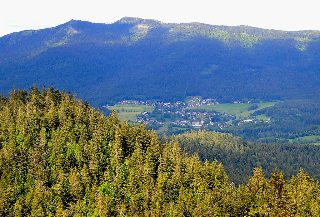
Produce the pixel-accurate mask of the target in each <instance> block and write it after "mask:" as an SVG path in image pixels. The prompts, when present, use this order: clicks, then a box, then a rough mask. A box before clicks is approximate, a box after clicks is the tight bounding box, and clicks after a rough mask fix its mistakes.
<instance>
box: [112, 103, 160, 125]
mask: <svg viewBox="0 0 320 217" xmlns="http://www.w3.org/2000/svg"><path fill="white" fill-rule="evenodd" d="M108 109H109V110H114V111H115V112H117V113H118V117H119V119H120V121H124V120H129V121H134V120H135V119H136V116H137V115H139V114H140V113H141V112H153V110H154V107H153V106H147V105H114V106H109V107H108Z"/></svg>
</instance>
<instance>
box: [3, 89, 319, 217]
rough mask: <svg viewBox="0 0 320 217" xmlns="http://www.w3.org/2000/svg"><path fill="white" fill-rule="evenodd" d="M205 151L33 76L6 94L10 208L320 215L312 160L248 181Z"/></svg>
mask: <svg viewBox="0 0 320 217" xmlns="http://www.w3.org/2000/svg"><path fill="white" fill-rule="evenodd" d="M202 134H206V132H202ZM193 137H195V138H196V134H194V133H193V134H190V135H182V136H181V141H180V142H184V141H183V140H184V139H188V138H190V139H192V138H193ZM209 138H210V140H212V143H210V144H209V143H208V145H207V146H209V145H211V146H219V147H220V148H218V149H221V150H223V149H224V148H223V147H225V149H234V148H236V147H239V150H240V151H241V150H242V149H244V151H243V152H245V150H246V143H245V142H244V141H242V140H240V139H238V138H233V137H232V136H230V135H225V134H218V133H213V134H208V135H206V136H204V137H203V139H209ZM178 140H179V139H178ZM223 140H225V141H223ZM214 141H216V144H215V142H214ZM190 144H191V145H190V147H191V146H192V145H194V144H195V142H192V143H190ZM203 144H204V143H203ZM184 146H185V147H187V146H186V145H185V143H184ZM248 146H249V145H248ZM274 147H276V145H275V146H274ZM293 147H295V148H297V147H296V146H293ZM302 147H305V149H308V148H310V150H312V148H315V147H313V146H302ZM281 149H282V148H281V147H280V148H275V149H271V148H270V149H268V148H265V151H267V152H268V151H271V150H274V152H277V151H278V150H281ZM199 150H200V149H199ZM258 151H259V148H257V149H256V150H255V152H258ZM227 152H228V151H225V153H227ZM229 153H230V154H231V155H232V154H233V153H232V152H229ZM235 153H236V151H235V152H234V154H235ZM290 154H291V152H290V148H288V155H290ZM263 155H264V154H262V155H255V156H257V157H258V156H263ZM249 156H251V155H248V157H249ZM253 156H254V155H253ZM273 156H277V155H273ZM280 156H281V155H280ZM301 156H302V157H304V155H301ZM292 157H293V158H296V156H295V155H294V154H292ZM298 157H299V156H298ZM205 158H206V157H205V156H203V154H201V152H200V154H199V155H197V154H193V155H191V154H188V153H186V152H184V151H183V150H182V149H181V147H180V144H179V143H178V142H177V141H163V139H162V140H161V139H159V138H158V137H157V136H156V134H155V132H154V131H150V130H147V129H146V128H145V126H144V125H139V126H135V125H130V124H128V123H127V122H120V121H119V120H118V118H117V116H116V114H115V113H114V112H113V113H112V114H111V115H110V116H109V117H105V116H104V115H103V114H102V113H101V112H99V111H97V110H95V109H94V108H92V107H91V106H90V105H89V103H87V102H82V101H81V100H79V99H78V98H77V97H76V96H75V95H74V94H71V93H66V92H65V91H61V92H60V91H58V90H54V89H53V88H48V89H46V88H43V89H42V90H39V89H38V88H37V87H36V86H33V87H31V89H30V91H26V90H13V91H11V92H10V93H9V96H8V97H4V96H1V98H0V195H1V197H0V215H1V216H294V215H297V216H319V215H320V209H319V207H320V206H319V205H320V185H319V183H318V181H315V180H314V179H313V178H312V176H311V177H310V175H309V174H308V173H307V172H305V171H304V170H303V169H299V170H295V169H294V172H296V173H295V174H294V175H293V176H291V177H288V178H286V177H285V174H284V173H283V172H281V171H280V170H279V169H274V170H273V172H272V173H271V174H270V173H269V174H268V176H267V177H266V176H265V174H264V172H263V169H262V168H261V167H260V168H255V169H252V168H251V167H250V168H249V167H248V168H245V169H244V170H247V169H248V170H251V175H250V177H249V179H248V180H247V181H246V182H244V183H243V184H241V185H238V184H235V183H234V182H233V181H231V178H230V179H229V176H228V175H227V172H226V170H225V168H228V166H229V165H230V168H232V164H231V163H230V162H225V163H224V165H225V166H224V165H223V164H222V163H220V162H219V161H217V160H213V161H211V159H209V160H204V159H205ZM309 159H312V157H310V158H309ZM202 160H204V161H202ZM290 162H291V161H290ZM305 165H306V168H305V169H306V171H308V170H309V168H308V167H307V164H305ZM254 166H255V165H254ZM315 170H316V169H315ZM246 174H248V173H246Z"/></svg>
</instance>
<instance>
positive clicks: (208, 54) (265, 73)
mask: <svg viewBox="0 0 320 217" xmlns="http://www.w3.org/2000/svg"><path fill="white" fill-rule="evenodd" d="M319 38H320V32H319V31H298V32H286V31H276V30H265V29H259V28H253V27H248V26H237V27H227V26H212V25H206V24H200V23H188V24H166V23H161V22H158V21H155V20H144V19H139V18H123V19H121V20H119V21H118V22H115V23H113V24H97V23H90V22H83V21H75V20H71V21H69V22H67V23H65V24H62V25H59V26H57V27H54V28H50V29H43V30H36V31H32V30H30V31H23V32H19V33H13V34H9V35H6V36H3V37H1V38H0V50H1V52H0V92H3V93H4V94H6V93H8V91H9V90H10V89H12V86H13V83H15V85H16V87H17V88H19V89H23V88H29V87H30V86H31V85H32V84H33V83H35V84H36V85H37V86H42V85H46V86H54V87H55V88H57V89H65V90H70V91H72V92H76V93H77V94H78V96H79V97H80V98H82V99H83V100H88V101H89V102H90V103H91V104H92V105H93V106H101V105H103V104H105V103H109V102H115V101H117V100H120V99H143V100H145V99H155V100H162V101H173V100H181V99H184V98H185V97H186V96H195V95H201V96H203V97H210V98H216V99H218V100H219V101H222V102H223V101H225V102H231V101H234V100H241V99H244V98H247V99H261V100H282V99H299V98H316V97H317V95H319V93H320V88H319V87H320V85H319V84H320V74H319V66H320V61H319V60H320V55H319V54H320V41H319Z"/></svg>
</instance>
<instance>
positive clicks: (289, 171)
mask: <svg viewBox="0 0 320 217" xmlns="http://www.w3.org/2000/svg"><path fill="white" fill-rule="evenodd" d="M163 140H164V141H177V142H179V144H180V145H181V148H182V149H186V151H187V153H189V154H191V155H192V154H194V153H197V154H199V158H200V160H201V161H203V162H205V161H206V160H209V161H214V160H218V161H219V162H221V163H222V164H223V165H224V169H225V170H226V172H227V174H228V176H229V179H230V180H231V181H233V182H235V183H236V184H240V183H246V182H247V181H248V179H249V177H250V176H251V175H252V171H253V169H254V168H255V167H261V168H262V169H263V171H265V173H266V175H267V177H270V175H271V174H272V172H273V171H274V169H275V168H278V169H279V170H281V171H283V173H284V175H285V177H286V178H290V177H291V176H292V175H294V174H297V173H298V171H299V169H300V168H301V167H302V168H304V169H305V170H306V171H308V173H309V174H310V175H311V176H312V177H314V178H316V179H318V180H319V179H320V162H319V159H320V146H318V145H297V144H286V143H283V144H281V143H280V144H264V143H253V142H247V141H245V140H243V139H241V138H239V137H234V136H232V135H231V134H225V133H217V132H210V131H199V132H197V131H191V132H187V133H183V134H180V135H176V136H170V137H166V136H163Z"/></svg>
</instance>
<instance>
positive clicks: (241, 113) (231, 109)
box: [188, 102, 277, 120]
mask: <svg viewBox="0 0 320 217" xmlns="http://www.w3.org/2000/svg"><path fill="white" fill-rule="evenodd" d="M276 103H277V102H265V103H257V105H258V106H259V107H258V108H257V109H255V110H251V111H248V108H249V107H250V106H251V105H252V104H248V103H238V104H218V105H204V106H200V107H191V108H188V109H190V110H195V109H204V110H206V111H216V112H220V113H226V114H231V115H235V116H236V117H237V119H243V118H247V117H249V116H250V114H252V113H254V112H255V111H258V110H260V109H263V108H267V107H272V106H274V105H275V104H276ZM259 117H260V118H261V119H262V120H267V119H268V118H267V117H266V116H265V115H261V116H258V117H257V118H259Z"/></svg>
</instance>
